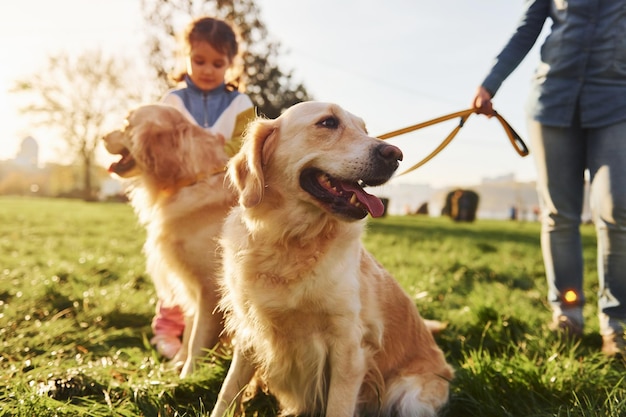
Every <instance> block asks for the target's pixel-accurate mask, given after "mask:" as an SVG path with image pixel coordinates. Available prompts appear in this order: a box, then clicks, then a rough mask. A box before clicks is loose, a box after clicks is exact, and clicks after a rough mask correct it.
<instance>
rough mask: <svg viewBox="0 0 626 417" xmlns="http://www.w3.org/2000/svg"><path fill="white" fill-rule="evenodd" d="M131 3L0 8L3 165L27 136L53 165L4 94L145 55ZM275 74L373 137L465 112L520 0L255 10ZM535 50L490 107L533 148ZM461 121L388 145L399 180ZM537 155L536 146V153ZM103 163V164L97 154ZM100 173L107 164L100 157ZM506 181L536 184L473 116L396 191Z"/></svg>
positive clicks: (42, 134) (268, 5)
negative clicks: (77, 58) (66, 62)
mask: <svg viewBox="0 0 626 417" xmlns="http://www.w3.org/2000/svg"><path fill="white" fill-rule="evenodd" d="M138 3H139V1H138V0H55V1H50V0H21V1H19V2H17V1H15V2H2V3H1V4H0V62H1V63H2V64H0V120H1V122H0V143H1V144H2V146H0V160H3V159H9V158H12V157H13V156H14V155H15V153H16V152H17V151H18V149H19V146H20V143H21V141H22V140H23V139H24V138H25V137H26V136H33V137H34V138H35V139H36V140H37V141H38V143H39V145H40V157H41V159H42V161H43V162H51V161H55V160H58V159H59V158H60V155H59V148H58V146H55V143H58V139H57V138H54V137H51V136H50V135H51V134H50V132H46V131H45V130H43V129H41V128H39V129H35V128H33V127H32V126H31V125H30V124H29V121H28V119H27V118H25V117H24V116H22V115H20V114H19V113H18V112H17V107H19V99H18V97H17V96H16V95H15V94H13V93H9V90H10V88H11V85H12V84H13V83H14V81H15V79H16V78H24V77H25V76H27V75H28V74H32V73H34V72H36V71H42V70H44V69H45V63H46V59H47V57H48V56H50V55H52V54H56V53H58V52H61V51H65V52H68V53H70V54H79V53H80V52H81V51H84V50H87V49H93V48H94V47H99V48H101V49H103V50H105V51H107V52H110V53H112V54H117V53H119V54H121V56H126V57H129V56H130V57H133V56H134V55H135V53H134V52H135V51H137V53H136V55H137V57H138V58H137V59H141V58H140V57H143V56H145V54H144V53H143V51H141V50H140V48H141V47H142V44H141V42H142V29H141V28H142V24H143V22H142V19H141V16H140V13H139V4H138ZM256 4H257V6H258V7H259V9H260V10H261V18H262V20H263V22H264V24H265V26H266V28H267V29H268V31H269V36H270V38H271V39H272V40H274V41H277V42H279V43H280V44H281V45H282V48H281V51H282V54H281V61H280V62H281V67H282V68H283V69H284V70H287V71H289V70H290V71H292V74H293V78H294V80H296V81H298V82H301V83H303V84H304V86H305V87H306V89H307V91H308V92H309V93H310V94H311V95H312V96H313V98H314V99H315V100H320V101H327V102H334V103H337V104H339V105H341V106H342V107H344V108H345V109H347V110H348V111H350V112H352V113H354V114H356V115H358V116H360V117H362V118H363V119H364V120H365V122H366V124H367V126H368V130H369V132H370V134H372V135H374V136H376V135H380V134H383V133H386V132H389V131H392V130H396V129H399V128H402V127H405V126H409V125H413V124H416V123H420V122H424V121H426V120H429V119H432V118H435V117H438V116H441V115H444V114H448V113H453V112H456V111H459V110H463V109H466V108H468V107H470V104H471V101H472V98H473V94H474V92H475V91H476V88H477V86H478V85H479V84H480V82H481V81H482V79H483V78H484V76H485V75H486V73H487V71H488V70H489V68H490V66H491V64H492V62H493V59H494V57H495V56H496V55H497V54H498V52H499V51H500V49H501V48H502V47H503V46H504V44H505V43H506V41H507V40H508V38H509V36H510V35H511V33H512V32H513V30H514V28H515V26H516V24H517V22H518V20H519V18H520V14H521V12H522V7H523V1H522V0H515V1H512V0H448V1H432V0H411V1H408V0H387V1H385V2H384V3H383V2H380V1H374V0H358V1H357V0H298V1H294V0H257V2H256ZM540 43H541V41H539V42H538V45H535V48H534V49H533V50H532V51H531V52H530V53H529V55H528V56H527V57H526V59H525V60H524V62H522V64H521V65H520V67H519V68H518V69H517V70H516V71H515V72H514V73H513V74H512V75H511V76H510V77H509V79H508V80H507V81H505V83H504V84H503V86H502V87H501V89H500V91H499V92H498V94H497V95H496V97H495V98H494V101H493V102H494V108H495V109H496V110H498V112H499V113H500V114H502V115H503V116H504V117H505V118H506V119H507V120H508V121H509V123H510V124H511V125H512V126H513V127H514V128H515V130H516V131H517V132H518V133H519V134H520V135H521V136H522V138H523V139H524V140H525V141H526V143H527V144H528V145H529V147H530V143H529V142H530V141H529V139H528V137H527V135H526V119H525V113H524V107H525V102H526V98H527V95H528V88H529V85H530V80H531V78H532V75H533V72H534V68H535V66H536V64H537V62H538V46H539V44H540ZM455 124H456V121H452V122H448V123H446V124H441V125H438V126H434V127H429V128H426V129H422V130H420V131H418V132H416V133H415V134H410V135H404V136H401V137H398V138H396V139H392V140H391V142H392V143H393V144H395V145H397V146H399V147H400V148H401V149H402V151H403V153H404V155H405V158H404V161H403V162H402V164H401V167H400V171H401V170H402V169H406V168H408V167H409V166H411V165H413V164H414V163H416V162H417V161H419V160H420V159H421V158H423V157H424V156H425V155H427V154H428V153H430V152H431V151H432V150H433V149H434V148H435V147H436V146H437V145H438V144H439V142H441V141H442V140H443V139H444V138H445V137H446V136H447V134H448V133H449V132H450V131H451V130H452V129H453V128H454V127H455ZM531 152H532V147H531ZM103 154H104V153H103ZM100 158H102V159H103V160H101V161H100V162H101V163H103V164H107V163H108V161H107V160H106V156H102V155H101V156H100ZM506 175H513V176H514V177H515V179H517V180H518V181H532V180H534V178H535V170H534V164H533V161H532V157H531V156H528V157H526V158H521V157H520V156H519V155H518V154H517V153H516V152H515V151H514V150H513V148H512V146H511V145H510V144H509V142H508V139H507V137H506V135H505V133H504V131H503V130H502V128H501V127H500V125H499V123H498V122H497V121H496V120H495V119H487V118H485V117H483V116H477V115H473V116H471V117H470V119H469V120H468V121H467V123H466V125H465V127H463V129H461V132H460V133H459V135H458V136H457V137H456V138H455V139H454V140H453V141H452V142H451V144H450V145H449V146H448V147H447V148H446V149H444V150H443V152H442V153H441V154H439V155H438V156H437V157H435V158H434V159H432V160H431V161H430V162H428V163H427V164H426V165H424V166H423V167H421V168H420V169H418V170H416V171H414V172H413V173H411V174H408V175H406V176H401V177H398V178H396V179H394V181H395V182H402V183H419V184H428V185H431V186H433V187H440V186H450V185H453V186H463V185H473V184H478V183H480V182H481V181H482V180H483V179H484V178H496V177H500V176H506Z"/></svg>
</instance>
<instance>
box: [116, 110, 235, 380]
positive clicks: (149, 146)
mask: <svg viewBox="0 0 626 417" xmlns="http://www.w3.org/2000/svg"><path fill="white" fill-rule="evenodd" d="M104 142H105V147H106V149H107V150H108V151H109V152H110V153H112V154H119V155H121V159H120V160H119V161H118V162H116V163H114V164H112V165H111V168H110V171H111V172H113V173H115V174H117V175H118V176H120V177H122V178H126V179H128V180H129V181H130V187H129V197H130V202H131V204H132V206H133V207H134V209H135V211H136V212H137V214H138V216H139V219H140V221H141V222H142V224H144V225H145V227H146V231H147V239H146V242H145V245H144V252H145V254H146V257H147V270H148V273H149V274H150V276H151V278H152V280H153V281H154V284H155V287H156V291H157V294H158V295H159V298H160V299H161V300H163V301H164V302H165V303H166V305H167V304H169V305H178V306H180V307H181V308H182V309H183V311H184V313H185V330H184V333H183V340H182V347H181V349H180V350H179V351H178V354H177V355H176V356H175V357H174V359H173V360H172V361H173V363H175V364H177V365H179V366H181V367H182V369H181V376H182V377H184V376H187V375H189V374H190V373H191V372H192V369H193V366H194V360H195V359H196V358H197V357H199V356H200V355H202V354H203V351H204V350H206V349H210V348H212V347H214V345H215V344H216V343H217V341H218V339H219V335H220V334H221V332H222V329H223V323H222V316H221V314H220V313H219V312H216V311H215V308H216V306H217V301H218V296H219V294H218V291H217V278H216V276H217V273H218V271H219V269H220V259H219V256H218V253H217V252H216V247H217V236H218V234H219V232H220V229H221V227H222V223H223V221H224V218H225V216H226V213H227V212H228V210H229V209H230V207H231V206H232V205H233V204H234V203H235V201H236V198H235V194H234V193H233V192H231V190H229V189H227V188H225V187H224V168H225V166H226V162H227V160H228V157H227V155H226V153H225V152H224V139H223V138H221V137H218V136H216V135H213V134H211V133H209V132H207V131H205V130H204V129H202V128H201V127H199V126H197V125H195V124H193V123H191V122H190V121H188V120H187V119H186V118H185V117H184V116H183V115H182V114H181V113H180V112H179V111H178V110H177V109H175V108H174V107H170V106H166V105H160V104H152V105H145V106H141V107H138V108H137V109H135V110H133V111H131V112H130V114H129V115H128V118H127V119H126V125H125V126H124V127H123V128H121V129H120V130H116V131H114V132H111V133H109V134H108V135H107V136H106V137H105V138H104Z"/></svg>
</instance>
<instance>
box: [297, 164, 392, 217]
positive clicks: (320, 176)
mask: <svg viewBox="0 0 626 417" xmlns="http://www.w3.org/2000/svg"><path fill="white" fill-rule="evenodd" d="M362 183H363V182H362V181H345V180H339V179H337V178H333V177H331V176H330V175H328V174H327V173H325V172H322V171H320V170H319V169H317V168H308V169H305V170H304V171H303V172H302V174H300V186H301V187H302V189H303V190H305V191H306V192H307V193H309V194H310V195H312V196H313V197H314V198H315V199H316V200H317V201H319V202H320V203H321V204H322V205H323V206H325V207H326V208H327V209H328V210H329V211H331V212H334V213H337V214H341V215H344V216H347V217H350V218H353V219H362V218H364V217H365V216H367V213H370V214H371V215H372V217H380V216H382V215H383V214H384V212H385V208H384V206H383V203H382V201H381V200H380V198H378V197H376V196H374V195H371V194H368V193H366V192H365V191H364V190H363V187H362V185H361V184H362Z"/></svg>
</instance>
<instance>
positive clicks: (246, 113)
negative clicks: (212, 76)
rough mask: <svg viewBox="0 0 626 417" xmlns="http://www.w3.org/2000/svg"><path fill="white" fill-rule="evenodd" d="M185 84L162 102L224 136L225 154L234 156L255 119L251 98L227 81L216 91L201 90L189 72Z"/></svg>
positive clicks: (166, 96) (172, 91) (171, 92)
mask: <svg viewBox="0 0 626 417" xmlns="http://www.w3.org/2000/svg"><path fill="white" fill-rule="evenodd" d="M185 83H186V85H187V86H186V87H183V88H179V89H174V90H171V91H169V92H168V93H167V94H165V96H164V97H163V99H162V100H161V101H162V102H163V103H166V104H169V105H171V106H174V107H176V108H177V109H178V110H180V111H181V112H182V113H183V114H184V115H185V116H186V117H187V118H188V119H189V120H190V121H192V122H194V123H197V124H198V125H200V126H202V127H203V128H205V129H206V130H209V131H211V132H213V133H219V134H221V135H222V136H224V139H225V140H226V145H225V150H226V154H228V156H233V155H234V154H235V153H237V151H238V150H239V147H240V146H241V141H242V136H243V132H244V130H245V128H246V126H247V124H248V123H249V122H250V121H251V120H252V119H254V118H255V110H254V106H253V105H252V101H251V100H250V97H248V96H247V95H246V94H244V93H241V92H239V91H236V90H230V89H228V88H226V85H224V84H222V85H220V86H218V87H217V88H215V89H213V90H209V91H205V90H202V89H200V88H199V87H198V86H196V85H195V84H194V83H193V81H191V78H190V77H189V76H188V75H187V76H186V77H185Z"/></svg>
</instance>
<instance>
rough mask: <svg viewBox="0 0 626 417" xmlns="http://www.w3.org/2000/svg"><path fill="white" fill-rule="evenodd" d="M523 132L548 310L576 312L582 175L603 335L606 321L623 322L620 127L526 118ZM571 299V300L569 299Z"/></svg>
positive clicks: (625, 216) (624, 149)
mask: <svg viewBox="0 0 626 417" xmlns="http://www.w3.org/2000/svg"><path fill="white" fill-rule="evenodd" d="M529 134H530V137H531V140H532V145H533V146H532V153H533V155H534V159H535V163H536V167H537V190H538V194H539V203H540V206H541V221H542V227H541V248H542V252H543V259H544V264H545V269H546V278H547V281H548V300H549V302H550V303H551V305H552V307H553V308H554V310H555V312H561V311H566V310H567V309H573V310H574V311H575V310H578V311H579V312H580V311H582V309H581V307H582V306H583V304H584V303H585V296H584V293H583V256H582V242H581V235H580V223H581V215H582V211H583V200H584V191H585V170H586V169H588V170H589V180H590V194H589V203H590V207H591V214H592V220H593V222H594V224H595V227H596V234H597V242H598V277H599V278H598V279H599V292H598V306H599V310H600V311H599V313H600V318H601V320H600V324H601V331H603V332H606V331H607V330H608V329H606V327H607V326H608V325H609V319H610V322H611V324H610V326H611V327H614V328H615V326H617V322H618V321H623V320H626V122H622V123H618V124H614V125H611V126H607V127H602V128H593V129H583V128H581V127H580V126H576V125H574V126H571V127H567V128H561V127H551V126H545V125H542V124H540V123H538V122H537V121H534V120H531V121H530V122H529ZM568 291H573V292H574V293H571V292H569V293H568ZM572 294H576V297H568V295H570V296H571V295H572ZM568 300H569V301H568ZM580 319H581V320H582V315H581V317H580ZM580 324H582V322H581V323H580Z"/></svg>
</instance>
